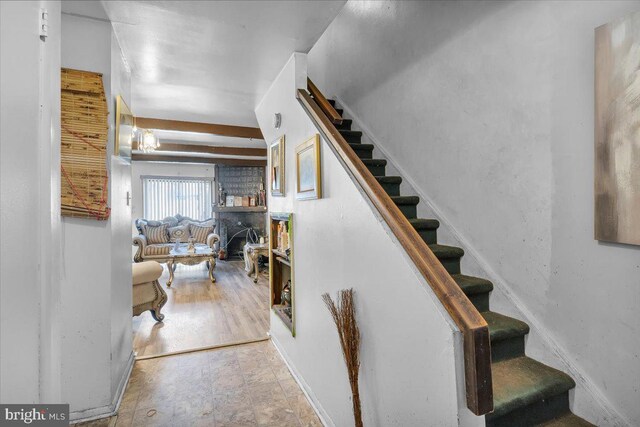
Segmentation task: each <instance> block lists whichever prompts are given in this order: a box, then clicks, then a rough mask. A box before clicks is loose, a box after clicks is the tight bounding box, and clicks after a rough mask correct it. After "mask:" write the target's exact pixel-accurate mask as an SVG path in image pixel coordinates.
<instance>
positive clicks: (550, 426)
mask: <svg viewBox="0 0 640 427" xmlns="http://www.w3.org/2000/svg"><path fill="white" fill-rule="evenodd" d="M538 427H596V426H595V424H591V423H590V422H589V421H587V420H585V419H583V418H580V417H579V416H577V415H574V414H572V413H568V414H565V415H563V416H561V417H559V418H556V419H555V420H551V421H547V422H546V423H542V424H538Z"/></svg>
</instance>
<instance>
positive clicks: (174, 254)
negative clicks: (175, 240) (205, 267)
mask: <svg viewBox="0 0 640 427" xmlns="http://www.w3.org/2000/svg"><path fill="white" fill-rule="evenodd" d="M201 262H208V263H209V279H210V280H211V283H215V282H216V278H215V277H213V269H214V268H215V266H216V257H215V256H214V253H213V250H212V249H211V248H209V247H207V248H201V247H196V251H195V252H194V253H190V252H187V248H180V249H178V250H175V249H172V250H171V251H170V252H169V259H168V261H167V267H168V268H169V281H168V282H167V287H170V286H171V284H172V283H173V272H174V270H175V264H184V265H196V264H200V263H201Z"/></svg>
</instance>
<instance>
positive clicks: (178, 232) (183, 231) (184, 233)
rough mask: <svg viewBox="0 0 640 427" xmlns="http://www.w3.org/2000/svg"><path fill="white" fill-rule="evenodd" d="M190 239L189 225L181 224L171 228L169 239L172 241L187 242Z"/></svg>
mask: <svg viewBox="0 0 640 427" xmlns="http://www.w3.org/2000/svg"><path fill="white" fill-rule="evenodd" d="M187 240H189V226H188V225H179V226H177V227H171V228H169V241H170V242H171V243H175V242H182V243H186V242H187Z"/></svg>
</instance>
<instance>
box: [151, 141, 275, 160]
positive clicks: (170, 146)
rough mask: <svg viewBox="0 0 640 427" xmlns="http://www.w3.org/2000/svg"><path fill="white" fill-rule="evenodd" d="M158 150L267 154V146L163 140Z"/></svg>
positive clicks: (235, 154)
mask: <svg viewBox="0 0 640 427" xmlns="http://www.w3.org/2000/svg"><path fill="white" fill-rule="evenodd" d="M155 151H156V152H158V151H183V152H185V153H207V154H224V155H227V156H261V157H265V156H266V155H267V149H266V148H247V147H214V146H210V145H197V144H181V143H178V142H171V141H168V142H167V141H161V142H160V147H159V148H156V150H155Z"/></svg>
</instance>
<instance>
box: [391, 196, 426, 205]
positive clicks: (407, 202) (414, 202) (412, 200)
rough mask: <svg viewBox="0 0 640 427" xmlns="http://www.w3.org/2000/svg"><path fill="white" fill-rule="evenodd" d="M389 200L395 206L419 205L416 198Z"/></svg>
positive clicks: (393, 197)
mask: <svg viewBox="0 0 640 427" xmlns="http://www.w3.org/2000/svg"><path fill="white" fill-rule="evenodd" d="M391 200H393V203H395V204H396V205H417V204H418V203H420V197H418V196H391Z"/></svg>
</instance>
